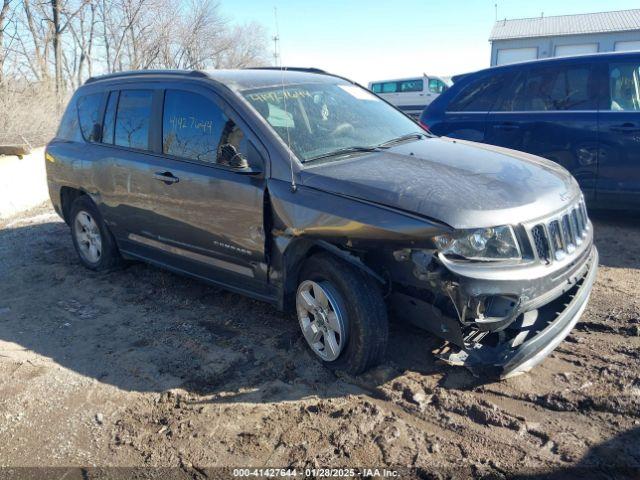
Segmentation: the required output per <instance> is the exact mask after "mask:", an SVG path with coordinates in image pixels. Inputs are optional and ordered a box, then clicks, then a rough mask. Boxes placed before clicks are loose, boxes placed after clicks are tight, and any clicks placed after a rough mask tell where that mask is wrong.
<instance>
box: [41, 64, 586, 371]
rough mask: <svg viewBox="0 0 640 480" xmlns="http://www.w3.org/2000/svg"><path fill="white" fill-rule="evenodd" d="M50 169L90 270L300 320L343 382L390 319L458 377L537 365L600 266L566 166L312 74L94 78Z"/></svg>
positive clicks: (49, 153) (56, 143) (381, 338)
mask: <svg viewBox="0 0 640 480" xmlns="http://www.w3.org/2000/svg"><path fill="white" fill-rule="evenodd" d="M46 166H47V177H48V183H49V191H50V195H51V200H52V202H53V205H54V207H55V209H56V210H57V212H58V213H59V214H60V215H61V216H62V218H63V219H64V220H65V221H66V222H67V223H68V224H69V226H70V228H71V234H72V239H73V244H74V246H75V248H76V250H77V251H78V254H79V257H80V261H81V262H82V263H83V264H84V265H85V266H86V267H88V268H90V269H93V270H107V269H110V268H113V267H114V266H116V265H118V264H119V263H121V262H122V260H123V259H138V260H143V261H146V262H149V263H151V264H154V265H157V266H160V267H163V268H167V269H170V270H173V271H175V272H179V273H182V274H185V275H190V276H192V277H196V278H199V279H202V280H204V281H206V282H210V283H212V284H216V285H220V286H223V287H225V288H227V289H229V290H233V291H236V292H240V293H243V294H246V295H249V296H251V297H254V298H257V299H260V300H264V301H267V302H271V303H273V304H276V305H278V306H279V307H280V308H281V309H283V310H286V309H289V308H290V309H291V310H292V311H295V312H296V313H297V318H298V321H299V323H300V328H301V331H302V332H301V333H302V335H303V336H304V338H305V339H306V342H307V343H308V345H309V347H310V349H311V351H312V352H313V354H314V355H315V356H317V358H318V359H320V360H321V361H322V362H323V363H324V364H325V365H326V366H327V367H330V368H338V369H343V370H347V371H349V372H351V373H360V372H363V371H364V370H366V369H367V368H369V367H371V366H373V365H375V364H376V363H378V362H380V361H381V359H382V358H383V356H384V352H385V347H386V344H387V337H388V325H387V322H388V320H387V312H388V311H389V312H391V314H392V316H393V317H394V318H403V319H406V320H407V321H409V322H410V323H412V324H415V325H417V326H419V327H422V328H424V329H426V330H428V331H429V332H432V333H433V334H435V335H437V336H439V337H441V338H442V339H443V340H444V344H443V346H442V348H440V349H439V350H438V351H437V352H436V354H437V355H438V356H439V357H440V358H441V359H443V360H445V361H446V362H448V363H450V364H458V365H465V366H467V367H469V368H471V369H476V370H478V371H481V372H484V373H485V374H487V375H492V376H494V375H497V376H501V377H506V376H510V375H514V374H517V373H521V372H525V371H528V370H529V369H531V368H532V367H533V366H534V365H536V364H537V363H538V362H540V361H541V360H542V359H543V358H544V357H545V356H546V355H548V354H549V352H550V351H551V350H553V349H554V348H555V347H556V346H557V345H558V343H560V342H561V341H562V340H563V339H564V337H565V336H566V335H567V334H568V333H569V331H570V330H571V329H572V327H573V326H574V325H575V324H576V322H577V321H578V319H579V318H580V315H581V314H582V311H583V310H584V308H585V307H586V305H587V300H588V297H589V293H590V291H591V287H592V284H593V281H594V277H595V274H596V269H597V264H598V254H597V251H596V248H595V247H594V245H593V230H592V226H591V223H590V221H589V219H588V217H587V211H586V209H585V204H584V201H583V197H582V194H581V192H580V189H579V187H578V185H577V184H576V181H575V180H574V179H573V177H572V176H571V175H570V174H569V173H568V172H567V171H566V170H565V169H564V168H562V167H560V166H558V165H556V164H555V163H552V162H550V161H547V160H544V159H542V158H538V157H535V156H532V155H528V154H524V153H520V152H516V151H512V150H508V149H504V148H498V147H492V146H488V145H480V144H475V143H471V142H466V141H460V140H452V139H447V138H436V137H433V136H431V135H429V134H428V133H427V132H425V131H422V130H421V129H420V127H419V126H418V125H417V124H416V123H415V122H414V121H412V120H411V119H410V118H408V117H407V116H405V115H404V114H403V113H401V112H400V111H398V110H396V109H395V108H394V107H392V106H390V105H389V104H388V103H386V102H385V101H383V100H381V99H380V98H379V97H377V96H376V95H374V94H372V93H370V92H368V91H367V90H365V89H364V88H362V87H360V86H359V85H357V84H355V83H353V82H350V81H349V80H347V79H344V78H341V77H337V76H334V75H329V74H326V73H324V72H321V71H318V70H303V69H288V70H286V69H285V70H274V69H247V70H237V71H223V70H217V71H212V72H200V71H140V72H127V73H120V74H112V75H106V76H102V77H97V78H92V79H90V80H88V81H87V82H86V83H85V84H84V85H83V86H82V87H81V88H79V89H78V91H77V92H76V93H75V95H74V96H73V98H72V99H71V101H70V103H69V106H68V107H67V110H66V112H65V114H64V117H63V119H62V121H61V125H60V128H59V131H58V133H57V135H56V137H55V138H54V139H53V140H52V141H51V142H50V143H49V145H48V146H47V150H46Z"/></svg>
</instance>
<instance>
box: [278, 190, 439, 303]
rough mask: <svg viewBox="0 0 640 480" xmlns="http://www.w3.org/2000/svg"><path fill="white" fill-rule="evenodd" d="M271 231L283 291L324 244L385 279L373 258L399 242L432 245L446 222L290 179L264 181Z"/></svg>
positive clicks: (395, 247)
mask: <svg viewBox="0 0 640 480" xmlns="http://www.w3.org/2000/svg"><path fill="white" fill-rule="evenodd" d="M268 203H269V209H270V225H267V226H266V227H267V228H268V231H270V232H271V236H270V239H271V248H270V249H269V251H270V265H271V267H270V273H269V279H270V281H271V282H272V283H273V284H275V285H277V286H278V287H279V288H280V289H281V290H282V295H281V296H282V297H283V299H282V302H281V304H283V303H284V302H285V300H284V297H286V295H287V294H288V293H290V292H291V291H292V290H293V289H295V283H296V280H297V278H296V276H297V271H298V268H299V265H300V264H301V262H302V261H303V260H304V259H305V258H306V257H308V256H309V254H312V253H313V252H315V251H318V250H327V251H330V252H331V253H333V254H335V255H337V256H339V257H341V258H343V259H344V260H345V261H347V262H349V263H351V264H353V265H355V266H356V267H358V268H360V269H362V270H364V271H366V272H367V273H368V274H370V275H372V276H373V277H374V278H376V279H377V280H378V281H379V282H381V283H384V284H387V283H388V282H389V281H390V279H389V278H388V272H385V271H384V268H383V265H382V263H381V262H379V261H377V260H376V258H377V257H379V256H380V254H381V253H382V252H386V254H387V256H388V257H389V258H392V257H391V252H392V251H393V250H398V249H401V248H431V247H432V244H431V238H432V237H433V236H435V235H438V234H441V233H443V232H446V231H450V230H451V228H450V227H449V226H447V225H445V224H442V223H438V222H434V221H431V220H428V219H424V218H421V217H418V216H416V215H412V214H408V213H405V212H400V211H397V210H394V209H391V208H389V207H384V206H381V205H376V204H373V203H369V202H365V201H361V200H357V199H354V198H350V197H348V196H342V195H338V194H335V193H329V192H324V191H322V190H318V189H315V188H309V187H306V186H304V185H298V186H297V187H296V189H295V191H294V190H293V189H292V188H291V184H290V183H289V182H283V181H279V180H271V181H270V182H269V185H268Z"/></svg>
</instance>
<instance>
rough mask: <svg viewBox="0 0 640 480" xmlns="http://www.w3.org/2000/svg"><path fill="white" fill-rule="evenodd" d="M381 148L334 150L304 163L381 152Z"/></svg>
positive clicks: (308, 159)
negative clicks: (360, 153)
mask: <svg viewBox="0 0 640 480" xmlns="http://www.w3.org/2000/svg"><path fill="white" fill-rule="evenodd" d="M379 151H380V148H379V147H377V146H374V147H346V148H340V149H338V150H334V151H333V152H328V153H323V154H322V155H316V156H315V157H311V158H307V159H306V160H305V161H304V162H303V163H307V162H313V161H315V160H320V159H321V158H330V157H339V156H340V155H349V154H350V153H359V152H379Z"/></svg>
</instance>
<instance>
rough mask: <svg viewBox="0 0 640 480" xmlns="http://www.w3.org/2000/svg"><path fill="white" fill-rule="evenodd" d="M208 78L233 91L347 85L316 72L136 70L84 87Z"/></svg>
mask: <svg viewBox="0 0 640 480" xmlns="http://www.w3.org/2000/svg"><path fill="white" fill-rule="evenodd" d="M137 77H140V79H143V78H144V79H147V78H150V77H151V78H167V77H170V78H176V79H178V78H180V77H182V78H209V79H211V80H215V81H217V82H220V83H222V84H224V85H226V86H228V87H230V88H233V89H235V90H249V89H253V88H262V87H270V86H277V85H282V84H283V83H284V84H299V83H348V82H349V80H347V79H345V78H343V77H339V76H337V75H332V74H330V73H326V72H324V71H322V70H319V69H315V68H286V67H285V68H283V69H280V68H275V67H274V68H268V67H267V68H247V69H241V70H135V71H128V72H117V73H110V74H107V75H101V76H98V77H91V78H89V79H88V80H87V81H86V82H85V85H86V84H89V83H94V82H101V81H109V80H110V81H116V80H119V79H126V78H137Z"/></svg>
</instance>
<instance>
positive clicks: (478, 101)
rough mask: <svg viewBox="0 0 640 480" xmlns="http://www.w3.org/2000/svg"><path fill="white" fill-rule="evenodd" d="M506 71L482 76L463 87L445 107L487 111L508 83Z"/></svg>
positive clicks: (465, 110) (508, 76) (449, 109)
mask: <svg viewBox="0 0 640 480" xmlns="http://www.w3.org/2000/svg"><path fill="white" fill-rule="evenodd" d="M510 79H511V75H509V74H507V73H501V74H495V75H490V76H488V77H487V76H484V77H482V78H479V79H476V80H472V81H471V83H469V84H468V85H467V86H465V87H463V88H462V89H461V90H460V92H459V93H458V95H456V97H455V98H454V99H453V101H452V102H451V103H449V106H448V108H447V111H450V112H488V111H489V110H490V109H491V108H492V107H493V105H494V104H495V102H496V99H497V98H498V96H499V95H500V93H501V92H502V91H503V90H504V88H505V87H506V86H507V85H508V83H509V81H510Z"/></svg>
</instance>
